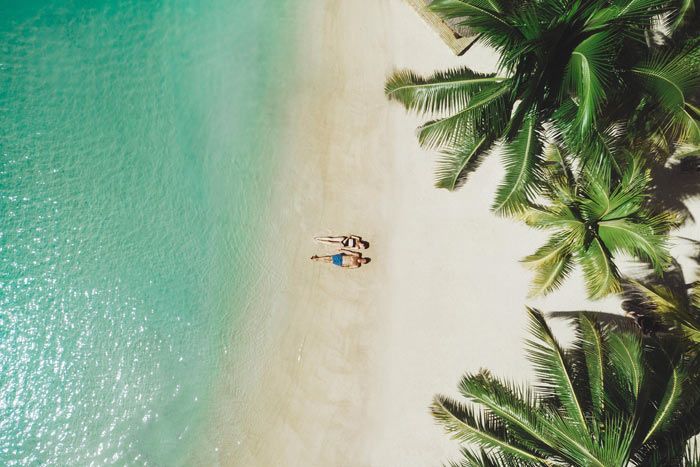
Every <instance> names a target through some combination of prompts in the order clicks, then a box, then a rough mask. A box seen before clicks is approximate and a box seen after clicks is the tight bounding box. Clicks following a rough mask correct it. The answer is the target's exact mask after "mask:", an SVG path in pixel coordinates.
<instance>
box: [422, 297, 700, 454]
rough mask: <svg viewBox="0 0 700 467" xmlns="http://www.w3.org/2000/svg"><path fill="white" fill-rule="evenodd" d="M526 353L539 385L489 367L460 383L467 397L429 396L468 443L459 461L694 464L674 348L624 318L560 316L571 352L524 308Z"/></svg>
mask: <svg viewBox="0 0 700 467" xmlns="http://www.w3.org/2000/svg"><path fill="white" fill-rule="evenodd" d="M528 314H529V318H530V334H531V336H532V337H531V338H530V340H528V344H527V356H528V359H529V360H530V361H531V362H532V363H533V364H534V366H535V373H536V376H537V384H536V385H535V386H534V391H533V390H530V389H529V388H528V387H527V386H522V385H516V384H514V383H510V382H506V381H503V380H500V379H498V378H496V377H494V376H492V375H491V373H489V372H488V371H486V370H481V371H480V372H478V373H475V374H467V375H466V376H464V377H463V378H462V380H461V382H460V384H459V392H460V394H461V395H462V396H463V397H464V398H465V399H466V403H463V402H458V401H455V400H453V399H450V398H447V397H443V396H436V397H435V399H434V401H433V404H432V406H431V410H432V413H433V416H434V417H435V419H436V420H437V421H438V423H440V424H441V425H443V426H444V427H445V429H446V430H447V431H448V432H449V433H450V434H451V435H452V436H453V437H454V438H455V439H457V440H460V441H462V442H466V443H471V444H472V445H476V447H478V448H479V451H473V450H471V449H465V450H464V451H463V460H462V462H461V464H453V465H455V466H456V465H463V466H501V465H522V466H572V467H573V466H598V467H615V466H619V467H627V466H647V465H659V466H661V465H694V464H693V462H695V461H694V458H695V457H697V455H696V454H694V453H693V451H692V448H693V446H694V443H693V442H692V441H691V440H692V437H693V436H694V435H695V434H697V433H698V432H699V431H700V418H698V415H699V413H698V412H699V409H698V402H699V400H700V394H699V393H698V391H697V387H696V386H697V383H698V381H697V377H698V376H697V375H698V373H697V371H696V370H695V369H694V368H693V365H695V363H694V360H691V359H689V358H687V356H686V355H684V354H678V353H676V354H671V353H669V352H668V351H667V349H666V348H665V347H664V345H662V344H661V343H660V342H659V341H656V340H653V339H649V338H645V337H644V336H643V335H642V334H641V333H640V332H639V330H638V329H637V328H636V327H633V326H629V325H626V324H625V322H624V321H623V322H621V323H619V324H612V323H610V322H604V321H601V320H599V319H598V318H597V314H595V313H588V312H578V313H576V312H572V313H567V316H568V317H569V319H571V320H572V321H573V324H574V326H575V327H576V337H575V340H574V342H573V343H572V344H571V346H569V347H568V348H563V347H561V345H560V344H559V343H558V342H557V340H556V339H555V338H554V336H553V334H552V332H551V329H550V328H549V326H548V324H547V321H546V320H545V319H544V317H543V316H542V314H541V313H540V312H538V311H537V310H533V309H528Z"/></svg>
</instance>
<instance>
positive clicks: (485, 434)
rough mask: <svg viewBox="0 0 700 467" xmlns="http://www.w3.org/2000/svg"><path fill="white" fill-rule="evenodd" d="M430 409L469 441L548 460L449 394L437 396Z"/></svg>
mask: <svg viewBox="0 0 700 467" xmlns="http://www.w3.org/2000/svg"><path fill="white" fill-rule="evenodd" d="M430 410H431V412H432V414H433V417H434V418H435V420H437V421H438V422H439V423H440V424H441V425H442V426H443V427H444V428H445V430H446V431H447V432H448V433H450V434H451V435H452V437H453V438H454V439H457V440H459V441H461V442H465V443H476V444H478V445H480V446H483V447H485V448H486V449H489V450H491V449H493V450H496V451H497V452H502V453H507V454H509V455H511V456H513V457H515V458H517V459H522V460H524V461H530V462H536V463H545V459H541V458H539V457H537V456H536V455H533V454H531V453H529V452H528V451H527V450H526V449H524V448H523V447H522V446H519V445H518V444H516V443H513V442H512V440H509V439H506V437H507V432H506V431H505V430H504V429H503V427H500V426H498V425H496V424H495V422H494V420H492V419H489V418H484V417H479V416H478V415H477V414H476V413H475V412H474V410H473V409H471V408H470V407H468V406H466V405H464V404H460V403H459V402H456V401H453V400H451V399H449V398H447V397H442V396H437V397H435V398H434V399H433V403H432V405H431V406H430Z"/></svg>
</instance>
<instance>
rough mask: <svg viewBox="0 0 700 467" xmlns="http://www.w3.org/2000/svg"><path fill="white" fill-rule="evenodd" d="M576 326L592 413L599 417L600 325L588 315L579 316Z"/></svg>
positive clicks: (602, 380) (602, 386)
mask: <svg viewBox="0 0 700 467" xmlns="http://www.w3.org/2000/svg"><path fill="white" fill-rule="evenodd" d="M576 324H577V327H576V328H577V334H578V340H579V341H580V342H581V347H582V349H583V353H584V355H585V361H586V369H587V370H588V386H589V388H590V391H591V403H592V406H593V412H594V414H595V416H596V417H599V416H600V415H601V414H602V413H603V411H604V407H605V405H604V402H605V377H604V368H605V356H604V353H605V349H604V346H603V345H604V341H603V333H602V330H601V328H600V325H599V324H598V323H597V322H596V321H595V320H593V319H592V318H591V317H590V316H588V315H585V314H582V315H580V316H579V318H578V320H577V322H576Z"/></svg>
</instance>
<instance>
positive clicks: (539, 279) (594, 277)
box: [522, 147, 678, 299]
mask: <svg viewBox="0 0 700 467" xmlns="http://www.w3.org/2000/svg"><path fill="white" fill-rule="evenodd" d="M548 158H549V161H550V162H549V164H548V166H547V168H546V171H547V176H546V178H547V180H548V181H547V182H546V183H543V188H542V197H541V199H542V201H543V203H538V204H536V203H530V204H529V206H528V207H527V208H524V211H523V213H522V219H523V220H524V221H525V222H526V223H527V224H528V225H530V226H531V227H535V228H538V229H546V230H549V231H551V232H552V234H551V236H550V237H549V240H548V241H547V243H545V244H544V245H543V246H542V247H540V248H539V249H538V250H537V251H536V252H535V253H534V254H532V255H530V256H528V257H526V258H525V259H524V260H523V261H524V263H525V264H526V265H527V266H528V267H530V268H532V269H533V270H534V271H535V278H534V281H533V287H532V290H531V295H533V296H536V295H544V294H547V293H549V292H550V291H552V290H554V289H556V288H558V287H559V286H560V285H561V283H562V282H563V281H564V279H565V278H566V277H567V276H568V274H569V273H570V272H571V270H572V269H573V266H574V264H575V263H576V262H577V263H579V264H580V265H581V267H582V269H583V273H584V279H585V281H586V287H587V290H588V295H589V297H590V298H593V299H596V298H601V297H603V296H605V295H607V294H610V293H615V292H619V291H621V283H620V279H621V277H620V273H619V271H618V268H617V265H616V264H615V255H616V254H618V253H623V254H628V255H631V256H632V257H635V258H637V259H639V260H642V261H645V262H648V263H649V264H650V265H651V266H652V267H653V268H654V269H655V270H656V271H657V272H659V273H660V272H661V271H662V270H663V268H664V267H666V266H667V265H668V264H669V263H670V261H671V257H670V256H669V253H668V248H667V244H666V243H667V233H668V231H669V229H670V228H671V227H673V226H674V225H676V224H677V223H678V218H677V216H676V214H675V213H674V212H672V211H660V212H655V211H653V210H651V209H650V207H649V206H648V203H647V198H648V195H647V190H648V186H649V182H650V177H649V171H648V170H647V169H644V168H642V164H641V160H640V158H639V157H633V156H630V158H629V162H628V163H627V164H626V166H625V169H624V171H623V173H622V175H621V177H620V179H619V180H617V181H614V182H613V180H612V179H611V178H610V174H609V173H607V172H604V171H603V172H591V171H587V170H581V171H579V172H578V173H574V171H573V170H572V169H571V168H570V164H569V163H568V162H567V157H566V156H564V155H563V153H562V152H560V151H559V150H558V149H557V148H556V147H553V148H552V149H551V150H550V151H548Z"/></svg>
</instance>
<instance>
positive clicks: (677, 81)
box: [631, 47, 700, 143]
mask: <svg viewBox="0 0 700 467" xmlns="http://www.w3.org/2000/svg"><path fill="white" fill-rule="evenodd" d="M699 63H700V49H698V48H697V47H696V48H690V49H687V50H685V51H683V52H682V53H678V52H676V51H671V52H664V53H659V54H655V55H653V56H652V57H651V58H650V59H648V60H646V61H644V62H642V63H640V64H639V65H637V66H635V67H633V68H632V69H631V73H632V74H633V75H634V76H635V77H636V78H637V80H638V81H639V82H640V83H641V85H642V86H643V87H644V88H645V89H646V90H647V91H648V92H649V93H651V95H652V96H653V97H654V99H655V100H656V101H657V102H659V104H660V105H661V106H663V107H664V108H665V109H666V110H667V111H668V112H669V116H668V120H667V126H668V129H669V131H672V134H673V135H674V136H675V137H677V138H678V139H680V140H681V141H682V142H691V143H697V142H698V141H700V127H698V122H697V118H698V117H700V115H698V114H697V113H696V112H695V110H696V109H695V108H694V106H693V105H692V104H691V103H690V102H689V101H688V97H689V96H691V95H692V94H693V93H696V92H697V89H698V87H699V86H700V73H699V71H698V68H699Z"/></svg>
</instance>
